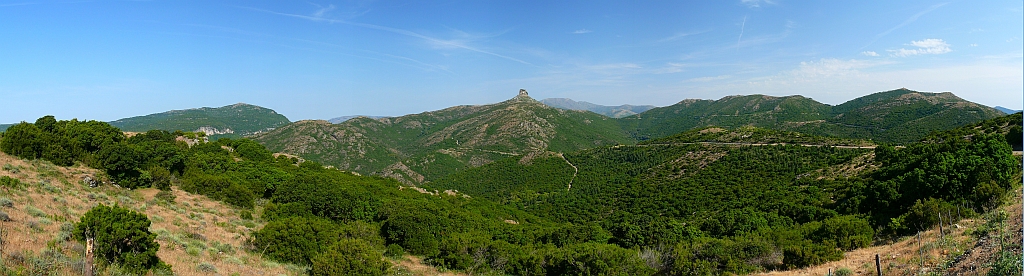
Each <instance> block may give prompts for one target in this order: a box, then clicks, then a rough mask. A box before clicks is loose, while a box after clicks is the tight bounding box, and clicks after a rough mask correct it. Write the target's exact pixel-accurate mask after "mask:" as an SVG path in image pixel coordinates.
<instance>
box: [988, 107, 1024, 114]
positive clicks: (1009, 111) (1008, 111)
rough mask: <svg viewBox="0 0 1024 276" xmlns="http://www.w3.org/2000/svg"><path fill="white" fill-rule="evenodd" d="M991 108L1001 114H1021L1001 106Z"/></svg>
mask: <svg viewBox="0 0 1024 276" xmlns="http://www.w3.org/2000/svg"><path fill="white" fill-rule="evenodd" d="M993 108H995V109H996V110H999V111H1002V112H1003V113H1006V114H1013V113H1017V112H1021V111H1020V110H1013V109H1009V108H1005V107H1002V106H996V107H993Z"/></svg>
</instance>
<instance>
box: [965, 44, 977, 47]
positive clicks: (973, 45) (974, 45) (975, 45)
mask: <svg viewBox="0 0 1024 276" xmlns="http://www.w3.org/2000/svg"><path fill="white" fill-rule="evenodd" d="M967 46H971V47H978V43H971V44H969V45H967Z"/></svg>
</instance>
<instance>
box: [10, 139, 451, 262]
mask: <svg viewBox="0 0 1024 276" xmlns="http://www.w3.org/2000/svg"><path fill="white" fill-rule="evenodd" d="M0 167H2V168H3V169H2V170H0V176H8V177H12V178H15V179H18V180H20V181H21V183H22V184H21V186H20V187H18V188H0V212H3V213H6V214H7V215H8V216H9V218H10V221H0V229H2V230H3V232H4V233H6V236H3V237H2V238H3V240H4V241H7V243H6V245H5V246H3V247H2V248H0V253H2V256H0V260H2V264H3V266H6V267H7V268H9V269H11V270H13V271H14V272H18V271H20V272H21V274H31V275H82V267H83V259H84V258H83V256H84V254H83V252H84V245H83V244H82V243H80V242H77V241H73V240H67V239H66V237H68V234H67V231H62V229H61V228H62V225H64V224H73V223H76V222H78V220H79V217H80V216H81V215H83V214H85V212H87V211H89V209H91V208H92V207H94V206H96V205H98V204H101V203H102V204H106V205H114V204H117V205H120V206H123V207H126V208H129V209H132V210H135V211H138V212H142V213H144V214H146V215H147V216H148V217H149V218H150V220H151V221H152V222H153V223H152V225H151V227H150V231H151V232H153V233H156V234H157V235H158V236H157V242H158V243H160V250H159V251H158V252H157V255H158V256H159V257H160V259H161V260H163V261H164V262H166V263H168V264H170V265H171V266H172V269H173V271H172V272H173V274H174V275H247V276H253V275H305V269H306V268H304V267H299V266H295V265H290V264H280V263H277V262H274V261H271V260H268V259H265V258H262V257H261V254H260V253H259V252H256V251H255V250H249V249H247V248H246V240H247V239H248V238H249V237H250V236H251V234H252V232H254V231H257V230H258V229H260V228H261V227H262V226H263V225H264V224H265V222H263V221H262V220H260V219H259V217H258V215H257V217H256V218H255V219H252V220H247V219H242V218H241V211H239V210H238V209H236V208H233V207H230V206H228V205H226V204H223V203H221V202H218V201H214V200H212V199H209V198H207V197H206V196H202V195H194V194H190V193H186V192H183V191H180V190H173V191H172V193H173V195H174V196H175V199H174V200H173V202H170V201H166V200H163V199H159V198H158V197H157V193H158V190H156V189H138V190H127V189H122V188H117V187H113V186H110V185H103V186H100V187H98V188H90V187H89V186H88V185H86V184H84V183H83V182H82V178H83V177H85V176H87V175H88V176H95V175H97V174H99V173H100V172H98V171H97V170H95V169H92V168H88V167H84V166H81V165H79V166H75V167H60V166H55V165H53V164H50V163H49V162H45V161H39V160H37V161H26V160H22V159H19V158H17V157H13V156H10V155H7V154H4V153H0ZM5 201H9V202H11V206H10V207H6V206H2V205H4V204H3V203H4V202H5ZM258 208H260V207H257V209H258ZM255 213H256V214H258V213H259V212H255ZM65 228H66V226H65ZM389 261H391V262H392V263H393V264H394V265H395V267H394V269H393V270H392V271H391V273H390V274H391V275H461V274H458V273H451V272H442V271H438V270H437V269H436V268H434V267H432V266H429V265H426V264H425V262H424V261H423V260H422V259H420V258H418V257H415V256H406V257H403V258H399V259H389ZM97 275H120V274H118V273H117V272H116V271H114V270H113V269H107V270H105V271H101V273H99V274H97Z"/></svg>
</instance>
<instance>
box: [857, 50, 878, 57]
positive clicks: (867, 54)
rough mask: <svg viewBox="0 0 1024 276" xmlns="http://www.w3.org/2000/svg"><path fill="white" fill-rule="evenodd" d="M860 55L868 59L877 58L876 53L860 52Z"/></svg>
mask: <svg viewBox="0 0 1024 276" xmlns="http://www.w3.org/2000/svg"><path fill="white" fill-rule="evenodd" d="M860 54H861V55H865V56H869V57H877V56H878V53H876V52H875V51H864V52H860Z"/></svg>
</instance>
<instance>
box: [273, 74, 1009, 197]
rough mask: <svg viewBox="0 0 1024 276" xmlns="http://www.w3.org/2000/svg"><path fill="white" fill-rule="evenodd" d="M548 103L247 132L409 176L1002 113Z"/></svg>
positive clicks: (770, 102) (914, 99) (890, 131)
mask: <svg viewBox="0 0 1024 276" xmlns="http://www.w3.org/2000/svg"><path fill="white" fill-rule="evenodd" d="M546 102H547V104H542V103H541V102H538V101H536V100H533V99H532V98H530V97H529V96H526V95H520V96H516V97H515V98H513V99H511V100H508V101H505V102H501V103H497V104H490V105H479V106H456V107H451V108H447V109H443V110H439V111H432V112H424V113H420V114H413V115H406V116H400V117H392V118H384V119H379V120H375V119H370V118H353V119H350V120H347V121H344V122H342V123H340V124H331V123H330V122H327V121H300V122H296V123H293V124H290V125H287V126H284V127H280V128H278V129H275V130H273V131H270V132H267V133H263V134H260V135H256V136H254V137H253V139H255V140H257V141H259V142H261V143H263V144H264V145H266V146H267V147H268V148H269V149H270V150H272V151H275V152H284V153H289V154H295V155H298V156H302V157H303V158H306V159H308V160H314V161H318V162H321V163H323V164H326V165H332V166H335V167H337V168H340V169H344V170H351V171H355V172H359V173H362V174H376V175H382V176H388V177H392V178H396V179H400V180H401V181H403V182H405V183H408V184H417V183H425V182H428V181H432V180H435V179H439V178H440V177H443V176H445V175H448V174H451V173H454V172H458V171H463V170H466V169H468V168H473V167H478V166H481V165H484V164H489V163H492V162H495V161H497V160H500V159H504V158H509V157H512V158H516V159H517V160H520V161H519V162H527V163H528V162H530V160H532V159H533V158H535V157H537V156H549V155H550V154H558V153H566V152H573V151H578V150H582V149H588V148H594V147H599V146H603V145H616V144H634V143H636V142H638V141H646V140H651V139H656V138H660V137H667V136H670V135H673V134H677V133H680V132H684V131H687V130H691V129H694V128H701V127H708V126H718V127H724V128H729V129H731V128H737V127H745V126H754V127H760V128H765V129H772V130H783V131H794V132H799V133H807V134H813V135H818V136H825V137H835V138H840V139H861V140H872V141H874V142H891V143H906V142H911V141H916V140H918V139H921V138H922V137H924V136H925V135H927V134H928V133H930V132H932V131H936V130H947V129H952V128H956V127H959V126H962V125H966V124H970V123H975V122H978V121H982V120H986V119H991V118H996V117H999V116H1001V115H1003V114H1002V112H999V111H998V110H995V109H993V108H990V107H986V106H982V105H979V104H975V103H972V102H969V101H966V100H963V99H961V98H959V97H956V96H955V95H953V94H952V93H926V92H917V91H911V90H906V89H900V90H893V91H886V92H879V93H875V94H871V95H868V96H864V97H861V98H857V99H854V100H851V101H849V102H846V103H843V104H840V105H837V106H831V105H827V104H823V103H820V102H817V101H814V100H812V99H809V98H806V97H802V96H788V97H772V96H765V95H748V96H729V97H725V98H722V99H719V100H684V101H681V102H679V103H677V104H675V105H671V106H666V107H658V108H652V109H649V110H647V111H644V112H642V113H639V114H635V115H631V116H627V117H623V118H619V119H616V118H609V117H606V116H601V115H598V114H595V113H591V112H585V111H577V110H574V109H580V108H583V107H585V106H589V105H588V104H587V103H581V102H575V101H571V100H567V99H548V100H546ZM550 105H558V106H562V107H569V108H564V109H563V108H553V107H551V106H550ZM590 107H593V106H590ZM617 108H622V107H621V106H620V107H617ZM634 110H635V109H634ZM588 111H589V110H588Z"/></svg>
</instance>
